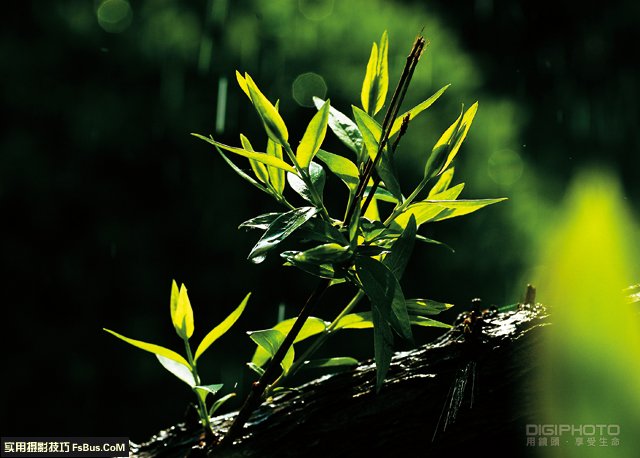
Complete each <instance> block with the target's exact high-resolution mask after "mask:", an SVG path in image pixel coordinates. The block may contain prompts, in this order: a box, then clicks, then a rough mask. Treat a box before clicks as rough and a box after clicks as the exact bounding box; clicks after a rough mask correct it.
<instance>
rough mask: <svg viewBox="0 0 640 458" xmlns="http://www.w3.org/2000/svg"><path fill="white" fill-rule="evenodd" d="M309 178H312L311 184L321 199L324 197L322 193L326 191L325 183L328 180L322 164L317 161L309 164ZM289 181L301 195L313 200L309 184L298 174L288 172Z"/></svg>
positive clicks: (309, 200)
mask: <svg viewBox="0 0 640 458" xmlns="http://www.w3.org/2000/svg"><path fill="white" fill-rule="evenodd" d="M309 178H311V184H312V185H313V187H314V188H315V190H316V193H317V194H318V196H320V199H322V193H323V191H324V184H325V181H326V174H325V171H324V169H323V168H322V166H321V165H320V164H318V163H316V162H312V163H311V164H309ZM287 181H288V182H289V186H291V189H293V190H294V191H295V192H297V193H298V194H299V195H300V197H302V198H303V199H304V200H306V201H307V202H310V203H312V204H313V203H314V202H313V197H312V194H311V190H310V189H309V188H308V187H307V184H306V183H305V182H304V181H303V180H302V179H301V178H300V177H299V176H298V175H295V174H293V173H287Z"/></svg>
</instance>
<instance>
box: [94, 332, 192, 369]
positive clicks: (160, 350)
mask: <svg viewBox="0 0 640 458" xmlns="http://www.w3.org/2000/svg"><path fill="white" fill-rule="evenodd" d="M103 330H104V331H106V332H108V333H109V334H112V335H114V336H116V337H117V338H118V339H120V340H124V341H125V342H127V343H128V344H130V345H133V346H134V347H137V348H139V349H141V350H144V351H148V352H149V353H153V354H155V355H161V356H164V357H165V358H169V359H172V360H174V361H176V362H178V363H180V364H182V365H184V366H186V367H187V368H189V367H190V366H189V363H188V362H187V360H186V359H184V358H183V357H182V356H180V355H179V354H178V353H176V352H175V351H173V350H169V349H168V348H164V347H161V346H160V345H155V344H151V343H147V342H143V341H141V340H135V339H130V338H129V337H125V336H123V335H121V334H118V333H117V332H115V331H112V330H110V329H106V328H103Z"/></svg>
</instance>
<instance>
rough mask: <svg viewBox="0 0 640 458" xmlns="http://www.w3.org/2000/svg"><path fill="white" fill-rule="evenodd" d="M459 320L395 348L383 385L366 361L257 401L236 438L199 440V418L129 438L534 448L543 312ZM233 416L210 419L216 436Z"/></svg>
mask: <svg viewBox="0 0 640 458" xmlns="http://www.w3.org/2000/svg"><path fill="white" fill-rule="evenodd" d="M464 318H466V319H464ZM459 321H460V323H459V324H458V325H456V326H455V327H454V329H452V330H450V331H448V332H447V333H446V334H444V335H443V336H442V337H441V338H439V339H437V340H436V341H434V342H431V343H430V344H428V345H425V346H422V347H420V348H417V349H415V350H413V351H409V352H404V353H398V354H396V355H395V356H394V358H393V363H392V366H391V369H390V371H389V375H388V378H387V381H386V382H385V385H384V386H383V388H382V390H381V391H380V392H379V393H376V392H375V367H374V366H373V364H372V363H371V362H368V363H367V362H365V363H363V364H361V365H359V366H357V367H356V368H355V369H354V370H352V371H349V372H343V373H339V374H336V375H332V376H327V377H323V378H319V379H317V380H314V381H312V382H310V383H307V384H305V385H303V386H302V387H300V388H299V390H298V391H297V392H295V393H289V394H286V395H283V396H281V397H279V398H275V399H273V400H272V401H271V402H269V403H265V404H263V405H262V406H261V407H260V409H258V410H257V411H256V412H255V413H254V415H253V417H252V419H251V421H250V422H249V424H248V425H247V427H246V429H245V434H244V436H243V437H242V438H241V439H239V440H237V441H236V442H235V443H234V444H233V445H232V446H227V447H225V448H220V447H200V446H199V445H198V443H199V442H200V437H199V433H198V428H197V426H187V425H186V424H179V425H176V426H174V427H172V428H170V429H168V430H165V431H161V432H160V433H158V434H157V435H156V436H154V437H153V438H151V440H149V441H148V442H146V443H143V444H139V445H138V444H132V452H133V454H134V456H137V457H140V458H143V457H144V458H147V457H148V458H151V457H155V458H160V457H185V456H215V457H261V458H265V457H360V456H363V457H364V456H367V457H368V456H374V452H375V456H389V457H403V456H445V454H446V456H452V455H451V453H454V455H455V454H456V453H460V452H464V453H468V452H473V453H474V454H475V453H477V452H478V451H481V450H485V451H489V452H493V456H506V455H504V453H513V454H519V455H521V454H523V453H526V452H527V451H530V450H528V449H527V447H526V435H525V425H526V424H527V423H535V422H536V419H538V420H539V416H538V412H537V410H536V402H535V400H536V380H535V378H536V375H535V374H536V367H537V364H536V358H535V357H534V355H535V354H536V352H537V349H538V348H539V346H540V345H541V342H542V338H543V334H544V332H545V330H544V327H545V325H547V324H549V321H548V316H547V314H546V312H545V310H544V309H543V308H541V307H531V306H521V307H520V308H519V309H518V310H514V311H510V312H504V313H492V314H488V315H487V314H485V316H482V317H479V315H475V316H471V315H467V316H466V317H463V319H460V320H459ZM233 415H234V414H233V413H232V414H229V415H225V416H220V417H216V418H214V419H213V424H214V425H215V427H216V428H217V430H219V431H220V433H221V434H222V433H224V431H225V430H226V428H228V427H229V424H230V422H231V419H232V418H233ZM496 452H500V453H498V454H496ZM485 456H491V455H485ZM511 456H513V455H511Z"/></svg>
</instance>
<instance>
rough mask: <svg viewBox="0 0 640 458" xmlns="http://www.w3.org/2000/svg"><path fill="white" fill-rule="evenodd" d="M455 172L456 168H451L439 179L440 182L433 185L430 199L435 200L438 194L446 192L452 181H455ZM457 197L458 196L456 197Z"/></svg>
mask: <svg viewBox="0 0 640 458" xmlns="http://www.w3.org/2000/svg"><path fill="white" fill-rule="evenodd" d="M454 172H455V168H454V167H451V168H449V169H447V170H446V171H445V172H443V173H442V174H441V175H440V177H438V181H437V182H436V184H434V185H433V187H432V188H431V190H430V191H429V195H428V196H427V197H428V198H430V199H431V198H433V196H435V195H436V194H439V193H441V192H444V191H446V190H447V189H448V188H449V185H450V184H451V180H453V174H454ZM456 197H457V196H456Z"/></svg>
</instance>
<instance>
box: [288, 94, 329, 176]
mask: <svg viewBox="0 0 640 458" xmlns="http://www.w3.org/2000/svg"><path fill="white" fill-rule="evenodd" d="M330 106H331V105H330V104H329V100H327V101H326V102H325V103H324V105H322V107H321V108H320V110H318V112H317V113H316V114H315V115H314V116H313V118H312V119H311V121H310V122H309V125H308V126H307V130H306V131H305V133H304V135H303V136H302V140H301V141H300V144H299V145H298V148H297V149H296V159H297V160H298V164H299V165H300V167H302V168H303V169H306V168H307V167H309V164H310V163H311V160H312V159H313V157H314V156H315V155H316V153H317V152H318V150H319V149H320V145H322V142H323V141H324V137H325V135H326V134H327V122H328V121H329V107H330Z"/></svg>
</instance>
